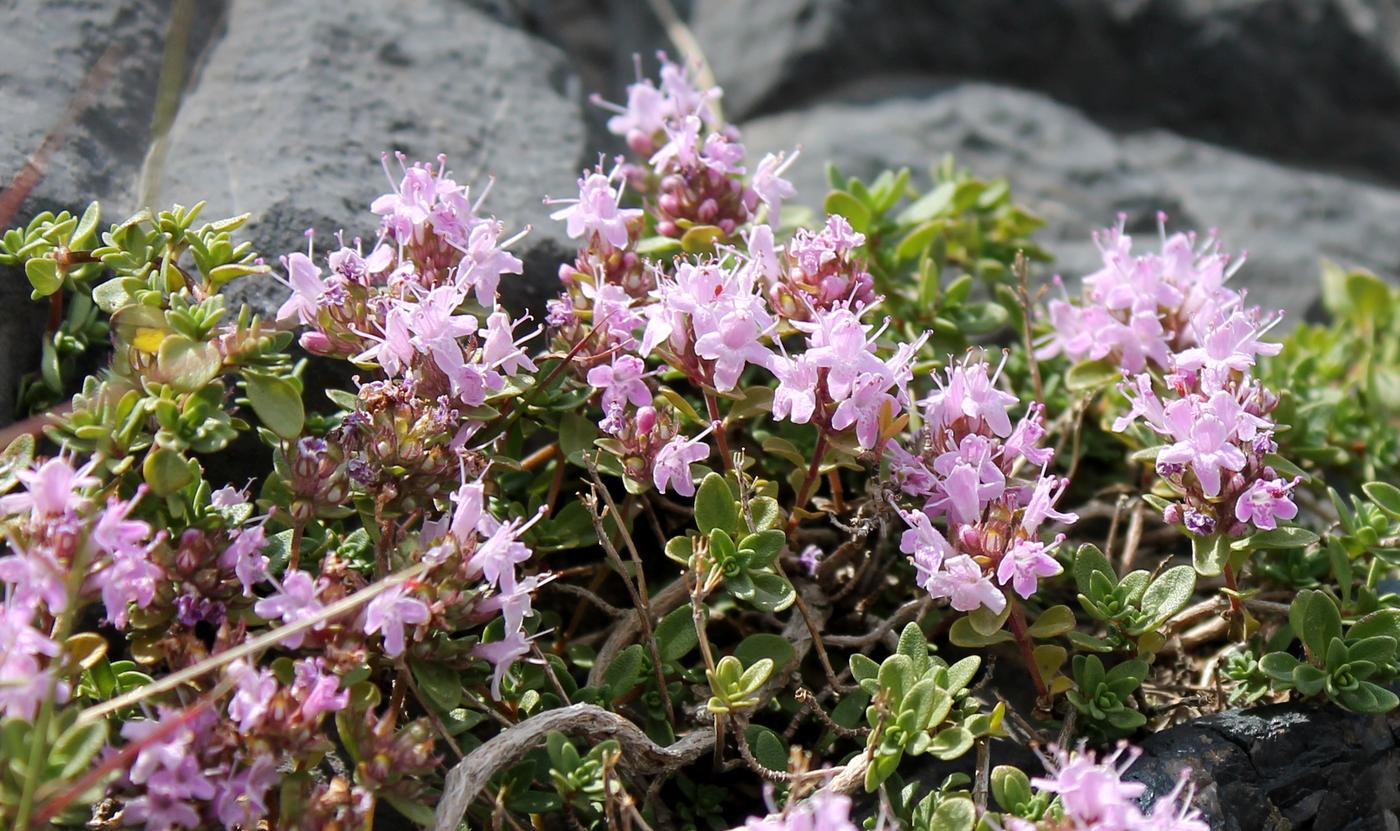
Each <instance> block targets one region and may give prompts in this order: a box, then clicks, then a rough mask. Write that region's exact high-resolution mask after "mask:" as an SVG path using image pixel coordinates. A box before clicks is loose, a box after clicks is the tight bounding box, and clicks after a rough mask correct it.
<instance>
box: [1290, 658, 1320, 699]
mask: <svg viewBox="0 0 1400 831" xmlns="http://www.w3.org/2000/svg"><path fill="white" fill-rule="evenodd" d="M1292 683H1293V689H1295V690H1297V691H1298V692H1300V693H1302V694H1303V695H1317V694H1318V693H1320V692H1322V688H1323V686H1324V685H1325V684H1326V683H1327V673H1325V672H1323V671H1322V670H1320V669H1318V668H1317V667H1315V666H1313V665H1312V664H1298V665H1297V666H1295V667H1294V668H1293V679H1292Z"/></svg>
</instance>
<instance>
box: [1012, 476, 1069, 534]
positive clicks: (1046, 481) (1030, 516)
mask: <svg viewBox="0 0 1400 831" xmlns="http://www.w3.org/2000/svg"><path fill="white" fill-rule="evenodd" d="M1068 487H1069V479H1068V478H1061V479H1056V478H1055V477H1054V476H1041V477H1040V479H1039V480H1037V481H1036V483H1035V490H1034V491H1032V492H1031V497H1030V499H1029V500H1028V501H1027V502H1026V509H1025V511H1024V512H1023V513H1022V514H1021V527H1022V528H1023V529H1025V531H1026V532H1027V533H1030V534H1034V533H1035V532H1036V530H1037V529H1039V528H1040V526H1041V524H1042V523H1043V522H1045V520H1046V519H1053V520H1054V521H1056V522H1063V523H1066V524H1069V523H1073V522H1078V521H1079V516H1078V515H1077V514H1075V513H1072V512H1062V511H1057V510H1055V503H1056V502H1057V501H1059V499H1060V496H1061V495H1063V494H1064V492H1065V489H1066V488H1068Z"/></svg>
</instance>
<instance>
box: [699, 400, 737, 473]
mask: <svg viewBox="0 0 1400 831" xmlns="http://www.w3.org/2000/svg"><path fill="white" fill-rule="evenodd" d="M705 410H706V412H708V413H709V416H710V423H711V424H712V425H714V428H715V441H716V442H717V443H718V444H719V452H720V455H721V456H723V457H724V469H725V471H726V472H729V473H733V472H734V457H733V456H732V455H730V453H729V436H728V435H726V433H725V429H724V419H722V418H720V415H719V402H718V401H716V400H715V395H714V393H712V392H710V391H709V390H705Z"/></svg>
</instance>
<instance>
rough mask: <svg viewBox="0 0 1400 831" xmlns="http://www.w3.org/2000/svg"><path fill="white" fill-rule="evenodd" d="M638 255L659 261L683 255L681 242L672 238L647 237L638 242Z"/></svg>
mask: <svg viewBox="0 0 1400 831" xmlns="http://www.w3.org/2000/svg"><path fill="white" fill-rule="evenodd" d="M637 253H638V254H640V255H642V256H643V257H651V258H653V259H659V258H661V257H669V256H671V255H672V254H679V253H681V241H680V240H678V239H673V238H671V237H647V238H646V239H644V240H639V241H638V242H637Z"/></svg>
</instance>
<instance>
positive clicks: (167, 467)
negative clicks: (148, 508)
mask: <svg viewBox="0 0 1400 831" xmlns="http://www.w3.org/2000/svg"><path fill="white" fill-rule="evenodd" d="M141 476H142V478H143V479H145V480H146V484H147V485H148V486H149V487H150V489H151V493H154V494H155V495H156V496H161V497H165V496H170V495H171V494H173V493H175V492H176V491H178V490H180V489H181V488H183V487H184V486H186V485H188V484H189V483H191V482H193V481H194V480H195V472H194V470H193V469H192V468H191V464H190V462H189V461H188V460H186V459H185V458H184V457H183V456H181V455H180V453H179V451H177V450H174V449H172V448H169V447H157V448H155V449H154V450H152V451H151V452H150V453H147V454H146V460H145V461H144V462H142V463H141Z"/></svg>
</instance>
